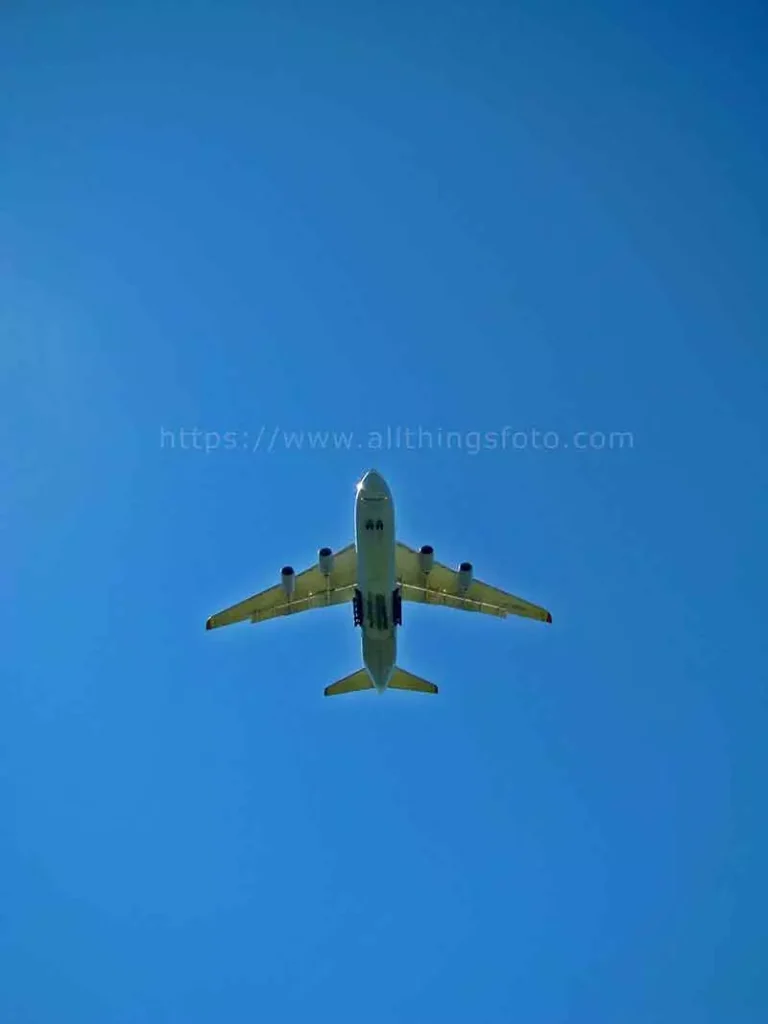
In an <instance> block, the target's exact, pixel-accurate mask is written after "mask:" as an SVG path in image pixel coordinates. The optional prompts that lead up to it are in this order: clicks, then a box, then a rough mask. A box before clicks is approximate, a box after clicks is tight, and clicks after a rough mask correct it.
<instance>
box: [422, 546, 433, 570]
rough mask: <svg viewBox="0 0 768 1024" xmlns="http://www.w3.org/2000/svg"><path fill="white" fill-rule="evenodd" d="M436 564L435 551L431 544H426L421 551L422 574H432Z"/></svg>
mask: <svg viewBox="0 0 768 1024" xmlns="http://www.w3.org/2000/svg"><path fill="white" fill-rule="evenodd" d="M434 564H435V549H434V548H433V547H432V546H431V545H430V544H425V545H424V547H422V548H420V549H419V568H420V569H421V571H422V572H425V573H426V572H431V570H432V566H433V565H434Z"/></svg>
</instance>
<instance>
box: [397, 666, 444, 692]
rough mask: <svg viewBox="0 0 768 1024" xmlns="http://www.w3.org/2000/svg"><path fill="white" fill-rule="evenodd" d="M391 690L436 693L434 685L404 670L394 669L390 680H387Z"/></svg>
mask: <svg viewBox="0 0 768 1024" xmlns="http://www.w3.org/2000/svg"><path fill="white" fill-rule="evenodd" d="M389 687H390V689H391V690H413V691H415V692H416V693H437V687H436V686H435V684H434V683H428V682H427V680H426V679H422V678H421V677H420V676H415V675H413V673H412V672H406V671H405V669H404V668H395V671H394V673H393V675H392V678H391V679H390V680H389Z"/></svg>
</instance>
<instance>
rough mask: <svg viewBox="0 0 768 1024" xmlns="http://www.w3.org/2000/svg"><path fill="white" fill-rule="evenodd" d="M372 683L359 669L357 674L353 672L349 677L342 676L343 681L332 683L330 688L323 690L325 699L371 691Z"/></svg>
mask: <svg viewBox="0 0 768 1024" xmlns="http://www.w3.org/2000/svg"><path fill="white" fill-rule="evenodd" d="M372 689H373V683H372V682H371V677H370V676H369V675H368V673H367V672H366V671H365V669H364V668H361V669H360V670H359V671H357V672H353V673H352V675H350V676H344V678H343V679H339V681H338V682H336V683H332V684H331V685H330V686H326V688H325V696H326V697H335V696H336V695H337V694H339V693H354V691H355V690H372Z"/></svg>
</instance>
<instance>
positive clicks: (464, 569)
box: [459, 562, 474, 594]
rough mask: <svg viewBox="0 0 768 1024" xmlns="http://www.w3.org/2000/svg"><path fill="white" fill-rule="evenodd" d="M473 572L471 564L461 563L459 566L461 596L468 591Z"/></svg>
mask: <svg viewBox="0 0 768 1024" xmlns="http://www.w3.org/2000/svg"><path fill="white" fill-rule="evenodd" d="M473 574H474V570H473V568H472V563H471V562H462V563H461V565H460V566H459V590H460V592H461V593H462V594H463V593H465V592H466V591H467V590H469V587H470V584H471V583H472V576H473Z"/></svg>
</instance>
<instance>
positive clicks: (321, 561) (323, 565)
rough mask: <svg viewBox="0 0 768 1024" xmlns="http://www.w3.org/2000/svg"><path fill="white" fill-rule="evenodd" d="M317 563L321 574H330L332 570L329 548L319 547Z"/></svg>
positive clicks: (331, 555)
mask: <svg viewBox="0 0 768 1024" xmlns="http://www.w3.org/2000/svg"><path fill="white" fill-rule="evenodd" d="M317 564H318V566H319V568H320V572H321V573H322V574H323V576H330V575H331V573H332V572H333V552H332V551H331V549H330V548H320V550H319V551H318V552H317Z"/></svg>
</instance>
